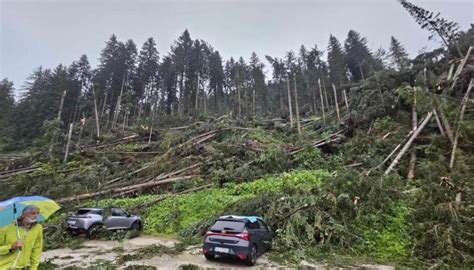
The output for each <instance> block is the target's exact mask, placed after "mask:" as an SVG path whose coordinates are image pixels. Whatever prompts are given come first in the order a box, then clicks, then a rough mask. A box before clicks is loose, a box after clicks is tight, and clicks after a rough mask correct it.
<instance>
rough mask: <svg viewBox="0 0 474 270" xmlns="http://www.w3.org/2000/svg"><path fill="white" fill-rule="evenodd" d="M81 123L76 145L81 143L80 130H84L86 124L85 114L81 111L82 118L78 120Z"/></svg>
mask: <svg viewBox="0 0 474 270" xmlns="http://www.w3.org/2000/svg"><path fill="white" fill-rule="evenodd" d="M79 123H80V124H81V129H80V130H79V138H78V139H77V146H79V145H81V138H82V132H83V131H84V126H85V125H86V116H85V115H84V113H82V118H81V120H80V121H79Z"/></svg>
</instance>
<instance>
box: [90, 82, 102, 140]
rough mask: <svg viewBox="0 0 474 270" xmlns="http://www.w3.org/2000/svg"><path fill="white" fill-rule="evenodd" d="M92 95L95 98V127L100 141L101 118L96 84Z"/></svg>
mask: <svg viewBox="0 0 474 270" xmlns="http://www.w3.org/2000/svg"><path fill="white" fill-rule="evenodd" d="M92 97H93V98H94V115H95V129H96V132H97V142H98V141H99V138H100V120H99V113H98V111H97V98H96V96H95V90H94V86H92Z"/></svg>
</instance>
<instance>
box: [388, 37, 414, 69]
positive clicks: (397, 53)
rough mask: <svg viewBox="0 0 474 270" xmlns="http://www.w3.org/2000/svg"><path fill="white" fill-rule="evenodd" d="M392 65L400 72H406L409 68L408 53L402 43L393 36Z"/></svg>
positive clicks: (391, 46) (391, 48)
mask: <svg viewBox="0 0 474 270" xmlns="http://www.w3.org/2000/svg"><path fill="white" fill-rule="evenodd" d="M389 56H390V58H391V60H392V65H393V66H395V67H396V68H397V69H398V70H405V69H406V68H407V67H408V62H409V60H408V53H407V52H406V50H405V48H404V47H403V46H402V44H401V43H400V41H398V40H397V39H396V38H394V37H393V36H392V38H391V42H390V54H389Z"/></svg>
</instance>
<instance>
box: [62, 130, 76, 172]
mask: <svg viewBox="0 0 474 270" xmlns="http://www.w3.org/2000/svg"><path fill="white" fill-rule="evenodd" d="M73 126H74V123H70V124H69V133H68V135H67V143H66V151H65V153H64V163H66V161H67V157H68V156H69V145H70V144H71V136H72V127H73Z"/></svg>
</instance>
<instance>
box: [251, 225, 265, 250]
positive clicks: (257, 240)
mask: <svg viewBox="0 0 474 270" xmlns="http://www.w3.org/2000/svg"><path fill="white" fill-rule="evenodd" d="M248 228H249V229H250V231H251V239H252V242H253V243H254V244H255V245H257V252H258V253H259V254H260V253H261V252H262V251H263V250H264V247H263V246H262V244H263V242H262V230H261V229H260V226H259V224H258V222H257V221H255V222H249V224H248Z"/></svg>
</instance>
